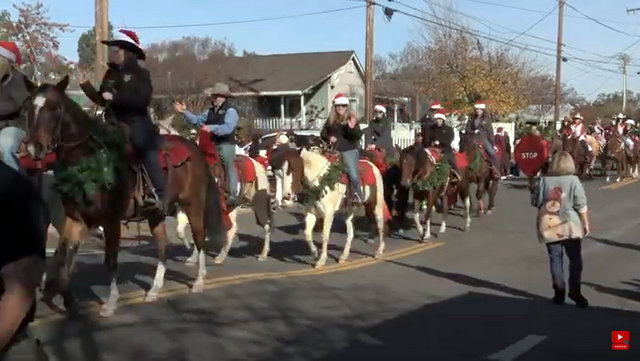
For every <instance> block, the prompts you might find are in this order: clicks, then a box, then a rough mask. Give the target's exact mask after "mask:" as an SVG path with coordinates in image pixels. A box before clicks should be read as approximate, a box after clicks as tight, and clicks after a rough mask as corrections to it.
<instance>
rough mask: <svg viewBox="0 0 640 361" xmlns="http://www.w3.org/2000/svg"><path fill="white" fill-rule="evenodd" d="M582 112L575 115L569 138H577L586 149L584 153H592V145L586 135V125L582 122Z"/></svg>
mask: <svg viewBox="0 0 640 361" xmlns="http://www.w3.org/2000/svg"><path fill="white" fill-rule="evenodd" d="M583 119H584V118H582V114H580V113H576V114H575V115H574V116H573V124H572V125H571V135H570V136H569V138H575V139H578V140H579V141H580V146H581V147H583V149H584V150H585V153H584V154H587V155H588V154H590V153H591V146H590V145H589V143H587V139H586V135H587V131H586V129H585V127H584V123H582V120H583Z"/></svg>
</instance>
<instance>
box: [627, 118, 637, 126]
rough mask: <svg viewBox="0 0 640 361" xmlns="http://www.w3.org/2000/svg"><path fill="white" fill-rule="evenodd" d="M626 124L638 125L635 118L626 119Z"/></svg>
mask: <svg viewBox="0 0 640 361" xmlns="http://www.w3.org/2000/svg"><path fill="white" fill-rule="evenodd" d="M624 124H631V125H636V122H635V121H634V120H633V119H627V120H625V122H624Z"/></svg>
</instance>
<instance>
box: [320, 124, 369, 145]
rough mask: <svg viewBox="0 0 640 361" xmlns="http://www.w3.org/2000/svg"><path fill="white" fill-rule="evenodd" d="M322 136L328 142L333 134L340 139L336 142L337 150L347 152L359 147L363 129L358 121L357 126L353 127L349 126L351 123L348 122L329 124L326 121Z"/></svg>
mask: <svg viewBox="0 0 640 361" xmlns="http://www.w3.org/2000/svg"><path fill="white" fill-rule="evenodd" d="M320 136H321V137H322V139H323V140H324V141H325V142H327V143H329V138H331V137H332V136H333V137H336V139H337V140H338V141H337V143H336V150H337V151H338V152H346V151H349V150H354V149H358V147H359V145H360V137H361V136H362V130H361V129H360V125H359V124H358V123H357V122H356V126H355V127H353V128H349V125H347V124H346V123H344V124H332V125H329V123H328V122H326V123H324V127H322V131H321V132H320Z"/></svg>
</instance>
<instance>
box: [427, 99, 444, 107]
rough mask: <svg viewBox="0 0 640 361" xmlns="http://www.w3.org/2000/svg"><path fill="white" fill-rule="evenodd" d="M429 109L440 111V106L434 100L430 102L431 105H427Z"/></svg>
mask: <svg viewBox="0 0 640 361" xmlns="http://www.w3.org/2000/svg"><path fill="white" fill-rule="evenodd" d="M429 108H430V109H442V105H440V102H439V101H437V100H434V101H432V102H431V104H429Z"/></svg>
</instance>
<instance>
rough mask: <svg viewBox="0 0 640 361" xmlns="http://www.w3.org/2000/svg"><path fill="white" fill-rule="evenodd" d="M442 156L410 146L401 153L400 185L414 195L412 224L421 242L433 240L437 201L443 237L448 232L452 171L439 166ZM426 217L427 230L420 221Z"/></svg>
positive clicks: (435, 151)
mask: <svg viewBox="0 0 640 361" xmlns="http://www.w3.org/2000/svg"><path fill="white" fill-rule="evenodd" d="M441 157H442V153H441V151H440V150H439V149H437V148H427V149H425V148H423V147H414V146H410V147H408V148H405V149H403V150H402V152H401V153H400V169H401V174H402V175H401V177H400V179H401V184H402V186H404V187H406V188H408V189H410V190H411V191H412V192H413V204H414V208H415V210H414V212H413V220H414V223H415V225H416V230H417V231H418V236H419V237H420V240H421V241H422V242H424V241H426V240H428V239H429V237H431V215H432V211H433V209H434V208H435V205H436V201H437V200H438V199H440V200H441V202H442V223H441V224H440V233H445V232H446V229H447V223H446V222H447V221H446V219H447V214H448V213H449V202H448V201H449V200H448V198H449V197H447V189H448V188H449V181H450V179H451V177H450V170H449V165H448V164H447V165H446V166H444V167H445V168H442V167H443V165H440V163H438V160H440V158H441ZM421 213H423V214H424V223H425V228H423V227H422V223H421V221H420V215H421Z"/></svg>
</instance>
